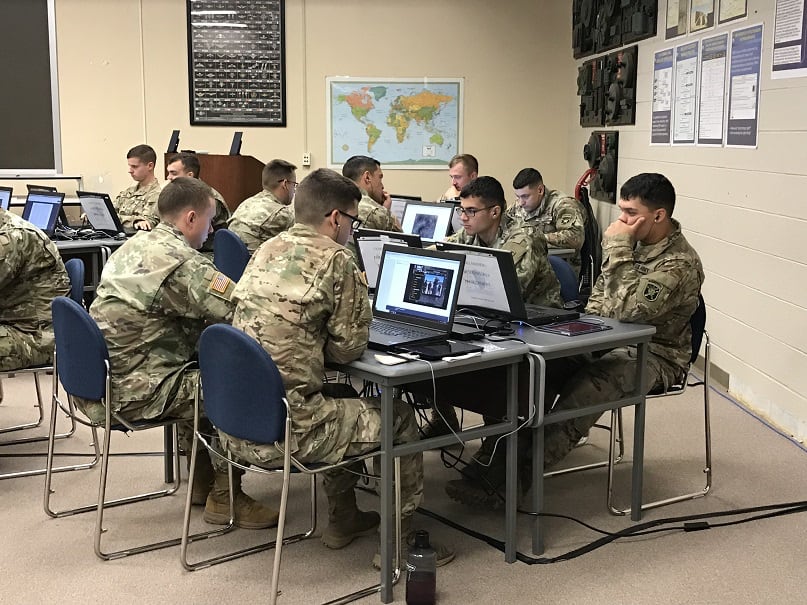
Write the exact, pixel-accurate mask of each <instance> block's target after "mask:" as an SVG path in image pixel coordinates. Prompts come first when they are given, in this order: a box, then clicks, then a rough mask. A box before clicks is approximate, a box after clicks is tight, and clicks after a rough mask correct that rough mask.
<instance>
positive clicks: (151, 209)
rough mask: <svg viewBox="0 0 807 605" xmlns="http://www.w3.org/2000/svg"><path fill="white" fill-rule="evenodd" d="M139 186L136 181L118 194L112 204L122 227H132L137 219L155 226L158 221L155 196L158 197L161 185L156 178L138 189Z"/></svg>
mask: <svg viewBox="0 0 807 605" xmlns="http://www.w3.org/2000/svg"><path fill="white" fill-rule="evenodd" d="M139 186H140V184H139V183H136V184H134V185H132V186H131V187H129V188H128V189H124V190H123V191H121V192H120V193H119V194H118V197H117V198H115V203H114V204H113V205H114V206H115V212H117V213H118V217H119V218H120V222H121V223H123V226H124V227H129V228H134V224H135V223H136V222H137V221H148V222H149V223H150V224H151V226H152V227H155V226H156V225H157V223H159V222H160V217H159V216H158V214H157V198H158V197H160V191H161V190H162V187H161V186H160V183H159V181H157V179H154V181H153V182H152V183H151V185H147V186H146V187H143V188H142V189H138V187H139Z"/></svg>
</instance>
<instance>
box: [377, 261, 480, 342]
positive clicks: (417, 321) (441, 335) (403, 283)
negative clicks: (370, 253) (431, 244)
mask: <svg viewBox="0 0 807 605" xmlns="http://www.w3.org/2000/svg"><path fill="white" fill-rule="evenodd" d="M464 266H465V257H464V256H463V255H462V254H451V253H448V252H440V251H437V250H421V249H418V248H403V247H401V246H394V245H393V246H390V245H385V246H384V249H383V251H382V254H381V265H380V268H379V273H378V286H377V288H376V293H375V298H374V300H373V321H372V323H371V325H370V341H369V344H368V346H369V347H370V348H371V349H376V350H381V351H390V350H395V349H396V348H398V347H400V346H401V345H405V344H412V343H415V342H439V341H442V340H445V339H447V338H448V337H449V335H450V334H451V326H452V325H453V322H454V311H455V308H456V304H457V296H458V295H459V289H460V283H461V282H462V269H463V267H464Z"/></svg>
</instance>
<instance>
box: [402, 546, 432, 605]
mask: <svg viewBox="0 0 807 605" xmlns="http://www.w3.org/2000/svg"><path fill="white" fill-rule="evenodd" d="M436 587H437V562H436V558H435V555H434V549H433V548H432V547H431V544H430V543H429V532H427V531H423V530H418V531H416V532H415V544H414V546H412V547H411V548H410V549H409V554H408V556H407V557H406V605H434V593H435V589H436Z"/></svg>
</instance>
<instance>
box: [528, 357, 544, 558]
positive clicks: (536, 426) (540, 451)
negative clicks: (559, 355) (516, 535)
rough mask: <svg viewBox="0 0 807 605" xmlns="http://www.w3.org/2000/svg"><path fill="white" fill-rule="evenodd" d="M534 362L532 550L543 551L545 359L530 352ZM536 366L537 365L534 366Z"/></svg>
mask: <svg viewBox="0 0 807 605" xmlns="http://www.w3.org/2000/svg"><path fill="white" fill-rule="evenodd" d="M530 358H531V359H532V360H533V361H534V362H535V363H532V364H530V380H531V381H532V384H533V385H534V393H533V399H534V402H533V405H534V406H535V420H534V421H533V425H532V501H531V508H532V510H533V511H534V512H535V516H534V517H533V518H532V552H533V554H536V555H541V554H543V552H544V535H543V531H542V528H541V524H542V522H541V517H540V513H541V512H542V511H543V509H544V399H545V396H546V360H545V359H544V358H543V357H541V356H540V355H534V354H531V355H530ZM536 366H537V367H536Z"/></svg>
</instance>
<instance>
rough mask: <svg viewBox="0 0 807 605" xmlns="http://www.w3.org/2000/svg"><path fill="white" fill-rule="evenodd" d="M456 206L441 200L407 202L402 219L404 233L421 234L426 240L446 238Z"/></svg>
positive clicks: (432, 240)
mask: <svg viewBox="0 0 807 605" xmlns="http://www.w3.org/2000/svg"><path fill="white" fill-rule="evenodd" d="M453 215H454V206H452V205H451V204H442V203H439V202H407V203H406V208H405V209H404V213H403V220H402V221H401V229H402V230H403V232H404V233H413V234H415V235H419V236H420V237H421V239H423V240H424V241H429V242H434V241H441V240H444V239H445V238H446V236H447V235H448V233H449V229H450V228H451V218H452V217H453Z"/></svg>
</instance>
